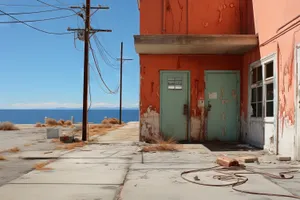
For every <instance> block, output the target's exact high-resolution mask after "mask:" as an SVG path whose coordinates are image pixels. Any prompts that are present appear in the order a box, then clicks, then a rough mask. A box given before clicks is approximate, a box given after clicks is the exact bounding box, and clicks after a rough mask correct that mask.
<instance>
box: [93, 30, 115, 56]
mask: <svg viewBox="0 0 300 200" xmlns="http://www.w3.org/2000/svg"><path fill="white" fill-rule="evenodd" d="M95 38H96V40H97V41H98V43H99V45H100V46H101V47H102V48H103V50H104V51H105V52H106V53H107V55H108V56H109V57H111V58H112V59H113V60H116V58H115V57H113V56H112V55H111V54H110V53H109V52H108V51H107V50H106V49H105V47H104V46H103V45H102V44H101V42H100V40H99V39H98V37H97V35H95Z"/></svg>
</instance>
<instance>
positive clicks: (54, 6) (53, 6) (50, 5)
mask: <svg viewBox="0 0 300 200" xmlns="http://www.w3.org/2000/svg"><path fill="white" fill-rule="evenodd" d="M37 1H38V2H40V3H42V4H45V5H46V6H49V7H52V8H57V9H63V10H69V11H72V12H74V13H76V14H77V12H76V11H75V10H73V9H71V8H62V7H59V6H56V5H52V4H48V3H46V2H43V1H41V0H37Z"/></svg>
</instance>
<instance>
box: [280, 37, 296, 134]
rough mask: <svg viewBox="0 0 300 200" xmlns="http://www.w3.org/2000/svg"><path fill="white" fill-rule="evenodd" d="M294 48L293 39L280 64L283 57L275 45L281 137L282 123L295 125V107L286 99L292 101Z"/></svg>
mask: <svg viewBox="0 0 300 200" xmlns="http://www.w3.org/2000/svg"><path fill="white" fill-rule="evenodd" d="M294 47H295V37H294V38H293V42H292V45H291V48H290V52H289V54H288V58H287V59H286V62H285V63H282V60H283V56H282V53H281V49H280V46H279V44H277V52H278V66H279V70H282V71H281V72H280V71H279V74H282V77H280V76H279V77H278V78H279V80H280V79H281V84H279V86H278V87H279V91H280V93H279V118H280V122H281V135H283V132H284V123H285V122H288V123H289V124H290V125H294V124H295V115H294V111H295V107H294V104H289V106H287V103H288V99H293V90H292V85H293V79H294V78H295V75H294V70H293V68H294Z"/></svg>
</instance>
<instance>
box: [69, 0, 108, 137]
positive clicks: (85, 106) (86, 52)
mask: <svg viewBox="0 0 300 200" xmlns="http://www.w3.org/2000/svg"><path fill="white" fill-rule="evenodd" d="M71 8H72V9H82V10H84V12H85V15H84V16H85V19H84V20H85V27H84V29H71V28H68V31H82V32H83V34H84V75H83V108H82V140H83V141H87V140H88V132H87V130H88V93H89V88H88V86H89V48H90V34H95V33H96V32H111V30H102V29H91V26H90V17H91V14H90V11H91V9H96V10H99V9H109V8H108V7H102V6H98V7H91V0H86V4H85V6H83V7H79V6H71ZM93 14H94V13H93Z"/></svg>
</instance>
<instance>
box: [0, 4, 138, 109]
mask: <svg viewBox="0 0 300 200" xmlns="http://www.w3.org/2000/svg"><path fill="white" fill-rule="evenodd" d="M44 1H45V2H47V3H49V4H55V5H59V3H58V2H56V1H55V0H44ZM25 2H26V3H25ZM60 2H63V3H67V4H74V5H79V4H81V5H82V3H83V0H60ZM1 4H9V5H13V4H17V5H24V4H26V5H35V6H38V5H42V6H43V4H41V3H39V2H37V1H36V0H27V1H23V0H14V1H11V0H2V1H1ZM98 4H101V5H103V6H104V5H105V6H109V7H110V10H99V11H98V12H97V13H96V14H95V15H93V17H92V23H91V24H92V26H93V27H94V28H100V29H112V30H113V32H112V33H98V34H97V36H98V38H99V39H100V42H101V43H102V45H103V46H104V47H105V49H106V50H107V51H108V52H109V53H110V54H111V55H112V56H113V57H119V56H120V42H121V41H123V42H124V57H125V58H132V59H134V60H133V61H128V62H125V63H124V68H123V105H124V107H138V99H139V58H138V55H137V54H136V52H135V49H134V42H133V35H134V34H138V32H139V11H138V8H137V2H136V0H92V5H98ZM48 9H52V8H49V7H18V6H3V5H0V10H2V11H5V12H30V11H38V10H48ZM70 14H72V12H70V11H67V10H64V11H58V12H51V13H42V14H34V15H33V14H32V15H17V16H15V17H16V18H18V19H20V20H31V19H42V18H49V17H56V16H64V15H70ZM11 20H13V19H10V18H9V17H7V16H0V22H4V21H11ZM30 25H32V26H35V27H38V28H40V29H43V30H47V31H52V32H65V31H66V29H67V27H72V28H77V27H78V25H80V26H81V25H83V23H82V20H80V19H77V17H75V16H73V17H70V18H66V19H60V20H53V21H45V22H34V23H30ZM0 30H1V37H0V44H1V47H2V51H1V54H0V63H1V71H0V91H1V94H0V108H7V109H11V108H16V109H18V108H56V107H69V108H80V107H81V105H82V84H83V51H82V50H83V42H81V41H79V40H77V42H76V44H77V48H78V49H79V50H77V49H75V48H74V35H64V36H57V35H48V34H45V33H41V32H38V31H35V30H33V29H31V28H29V27H26V26H24V25H22V24H0ZM92 46H93V47H94V49H95V52H96V54H97V57H98V60H99V64H100V68H101V71H102V75H103V78H104V79H105V81H106V83H107V85H108V86H109V87H110V88H111V89H112V90H115V89H116V88H117V87H118V84H119V70H115V69H113V68H111V67H110V66H107V65H106V64H105V63H104V62H103V61H102V58H101V56H100V54H99V53H98V51H97V50H96V49H97V48H96V45H95V43H92ZM90 61H91V63H93V62H92V56H90ZM115 64H118V62H115ZM90 76H91V94H92V107H94V108H95V107H115V106H118V102H119V93H118V94H107V93H106V92H104V91H103V89H101V87H102V88H104V86H103V84H102V83H101V81H100V79H99V76H98V75H97V74H96V73H95V72H94V71H93V70H91V75H90Z"/></svg>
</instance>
